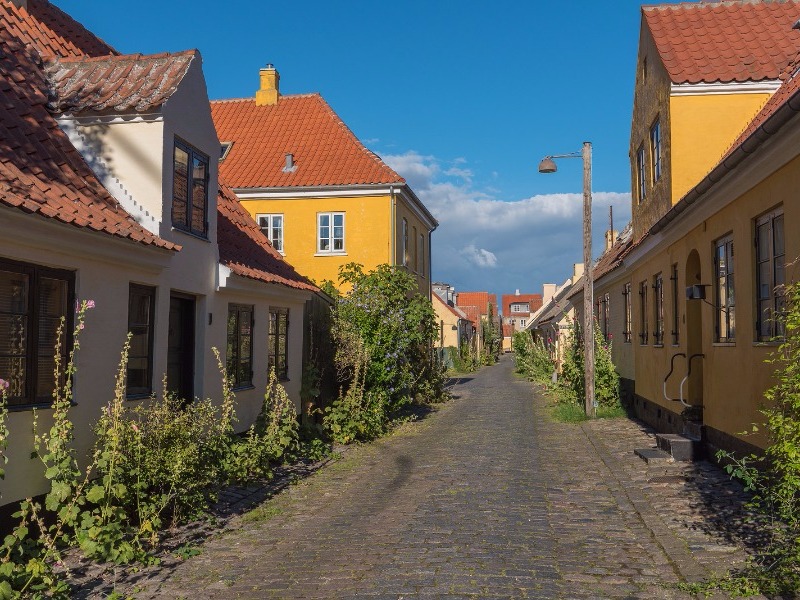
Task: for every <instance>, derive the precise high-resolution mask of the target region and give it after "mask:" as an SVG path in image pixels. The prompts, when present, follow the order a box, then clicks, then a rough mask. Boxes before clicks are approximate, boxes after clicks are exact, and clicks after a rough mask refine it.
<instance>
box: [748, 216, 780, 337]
mask: <svg viewBox="0 0 800 600" xmlns="http://www.w3.org/2000/svg"><path fill="white" fill-rule="evenodd" d="M755 241H756V294H757V297H756V305H757V307H758V312H757V314H756V336H757V339H758V340H759V341H768V340H771V339H772V338H776V337H781V336H783V334H784V326H783V323H782V322H781V315H782V313H783V310H784V305H785V299H784V296H783V284H784V282H785V273H784V269H785V265H786V258H785V257H784V244H783V209H782V208H781V209H778V210H775V211H773V212H771V213H769V214H766V215H764V216H762V217H761V218H759V219H758V220H757V221H756V240H755Z"/></svg>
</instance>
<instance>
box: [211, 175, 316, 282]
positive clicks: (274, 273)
mask: <svg viewBox="0 0 800 600" xmlns="http://www.w3.org/2000/svg"><path fill="white" fill-rule="evenodd" d="M217 217H218V218H217V244H218V245H219V262H220V263H221V264H223V265H225V266H226V267H228V268H229V269H230V270H231V271H232V272H233V273H235V274H236V275H240V276H242V277H247V278H249V279H255V280H257V281H263V282H266V283H277V284H281V285H285V286H288V287H292V288H296V289H300V290H308V291H314V292H316V291H319V288H318V287H317V286H315V285H314V284H313V283H311V281H309V280H308V279H306V278H305V277H303V276H302V275H300V274H299V273H298V272H297V271H295V270H294V267H292V265H290V264H289V263H287V262H286V261H285V260H284V259H283V257H282V256H281V255H280V253H279V252H278V251H277V250H275V248H273V247H272V245H271V244H270V243H269V241H268V240H267V238H266V236H264V234H263V233H262V232H261V230H260V229H259V228H258V225H256V222H255V221H254V220H253V218H252V217H251V216H250V214H249V213H248V212H247V211H246V210H245V209H244V208H243V207H242V205H241V204H240V203H239V200H238V199H237V198H236V195H235V194H234V193H233V192H232V191H231V190H230V188H228V187H227V186H226V185H225V184H223V183H222V182H220V186H219V195H218V197H217Z"/></svg>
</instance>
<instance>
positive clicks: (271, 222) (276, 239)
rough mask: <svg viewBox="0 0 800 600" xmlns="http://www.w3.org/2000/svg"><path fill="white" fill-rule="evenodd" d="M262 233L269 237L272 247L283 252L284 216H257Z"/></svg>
mask: <svg viewBox="0 0 800 600" xmlns="http://www.w3.org/2000/svg"><path fill="white" fill-rule="evenodd" d="M256 221H257V222H258V226H259V227H260V228H261V232H262V233H263V234H264V235H265V236H267V239H268V240H269V242H270V244H272V247H273V248H275V250H277V251H278V252H281V253H282V252H283V215H256Z"/></svg>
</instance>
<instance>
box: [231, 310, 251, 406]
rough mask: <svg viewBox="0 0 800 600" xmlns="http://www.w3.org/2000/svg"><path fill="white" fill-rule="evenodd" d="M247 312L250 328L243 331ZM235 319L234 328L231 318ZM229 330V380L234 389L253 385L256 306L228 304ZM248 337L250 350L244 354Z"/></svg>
mask: <svg viewBox="0 0 800 600" xmlns="http://www.w3.org/2000/svg"><path fill="white" fill-rule="evenodd" d="M246 313H249V314H250V328H249V331H248V332H247V333H246V334H244V333H243V332H242V319H243V318H244V316H243V315H245V314H246ZM232 319H233V328H231V320H232ZM227 324H228V331H227V334H226V342H227V355H226V357H225V359H226V361H225V363H226V364H225V369H226V371H227V374H228V381H229V383H230V386H231V388H232V389H234V390H239V389H247V388H252V387H253V332H254V331H255V306H254V305H252V304H228V321H227ZM245 339H247V340H248V343H247V347H248V348H249V352H248V354H247V356H243V355H242V347H243V342H244V340H245ZM245 365H246V367H245V368H243V367H244V366H245Z"/></svg>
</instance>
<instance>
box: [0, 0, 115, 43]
mask: <svg viewBox="0 0 800 600" xmlns="http://www.w3.org/2000/svg"><path fill="white" fill-rule="evenodd" d="M0 22H2V24H3V27H4V28H5V29H7V30H8V33H9V34H10V35H11V36H12V37H15V38H17V39H19V40H20V41H22V42H23V44H25V45H27V46H31V47H32V48H33V49H34V50H36V52H37V53H38V54H39V55H41V56H84V55H86V56H101V55H104V54H116V51H115V50H114V49H113V48H112V47H111V46H109V45H108V44H106V43H105V42H104V41H103V40H101V39H100V38H99V37H97V36H96V35H94V34H93V33H92V32H91V31H89V30H88V29H86V28H85V27H84V26H83V25H81V24H80V23H78V22H77V21H75V20H74V19H73V18H72V17H70V16H69V15H67V14H66V13H64V12H63V11H61V10H60V9H59V8H57V7H56V6H54V5H52V4H50V2H48V1H47V0H28V8H27V10H26V9H24V8H17V7H16V6H14V5H13V4H12V3H11V2H9V0H0Z"/></svg>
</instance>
